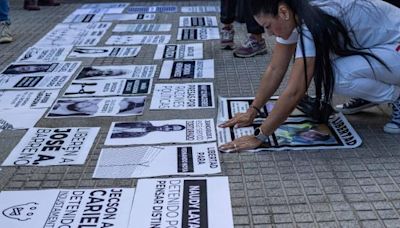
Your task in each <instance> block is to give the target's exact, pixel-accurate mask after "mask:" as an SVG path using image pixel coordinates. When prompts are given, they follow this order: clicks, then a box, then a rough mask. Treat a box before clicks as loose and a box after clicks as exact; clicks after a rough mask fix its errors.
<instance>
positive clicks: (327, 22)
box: [250, 0, 390, 103]
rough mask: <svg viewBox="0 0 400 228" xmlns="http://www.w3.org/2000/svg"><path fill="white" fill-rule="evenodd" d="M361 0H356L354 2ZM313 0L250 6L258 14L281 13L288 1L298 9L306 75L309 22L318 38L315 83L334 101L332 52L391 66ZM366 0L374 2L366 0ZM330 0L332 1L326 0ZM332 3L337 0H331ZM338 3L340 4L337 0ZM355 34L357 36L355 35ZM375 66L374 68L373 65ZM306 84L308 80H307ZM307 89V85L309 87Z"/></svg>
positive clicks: (255, 0) (253, 1) (268, 0)
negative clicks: (306, 39)
mask: <svg viewBox="0 0 400 228" xmlns="http://www.w3.org/2000/svg"><path fill="white" fill-rule="evenodd" d="M356 1H357V0H354V3H352V4H353V6H354V4H357V3H356ZM309 2H310V1H309V0H250V7H251V11H252V14H253V15H255V16H257V15H260V14H270V15H272V16H277V15H278V8H279V4H280V3H285V4H286V5H287V6H288V7H289V8H290V9H291V10H292V11H293V13H294V16H295V17H297V19H295V22H296V29H297V31H298V33H299V36H300V47H301V52H302V54H303V59H304V67H305V77H306V79H307V63H306V60H305V58H306V56H305V50H304V38H303V35H304V32H303V28H302V25H303V24H305V25H306V26H307V28H308V29H309V30H310V32H311V35H312V38H313V39H314V44H315V50H316V56H315V69H314V74H313V75H314V83H315V92H316V97H317V99H318V100H320V99H321V98H322V92H324V96H323V99H324V101H325V102H328V103H329V102H330V101H331V99H332V93H333V87H334V83H335V80H334V74H333V67H332V62H331V58H330V55H331V54H332V53H333V54H336V55H337V56H352V55H360V56H362V57H363V58H364V59H365V60H366V61H367V62H368V64H369V65H370V67H371V68H372V65H371V62H370V58H373V59H375V60H377V61H378V62H379V63H381V64H382V65H384V66H385V67H386V68H387V69H388V70H390V69H389V68H388V67H387V65H386V64H385V63H384V62H383V60H381V59H380V58H379V57H377V56H376V55H374V54H372V53H371V52H368V51H365V50H364V51H363V49H365V48H363V47H361V45H360V44H359V43H358V42H357V40H354V41H353V40H352V39H351V38H350V34H352V33H353V31H352V29H351V28H346V27H345V26H344V24H343V23H342V22H341V21H340V19H339V18H336V17H334V16H331V15H329V14H327V13H326V12H324V11H323V10H321V9H320V8H319V7H318V6H314V5H311V4H310V3H309ZM363 3H369V4H372V3H370V2H369V1H368V0H364V1H363ZM325 4H329V3H325ZM330 4H334V3H333V2H330ZM335 7H340V6H339V5H337V4H335ZM353 37H354V38H355V36H353ZM372 70H373V68H372ZM306 87H308V85H307V81H306ZM305 89H306V90H307V88H305Z"/></svg>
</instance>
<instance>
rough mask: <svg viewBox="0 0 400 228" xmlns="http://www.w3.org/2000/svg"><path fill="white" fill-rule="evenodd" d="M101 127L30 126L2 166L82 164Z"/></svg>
mask: <svg viewBox="0 0 400 228" xmlns="http://www.w3.org/2000/svg"><path fill="white" fill-rule="evenodd" d="M99 131H100V128H99V127H96V128H88V127H79V128H30V129H29V130H28V131H27V132H26V134H25V136H24V137H23V138H22V139H21V141H20V142H19V143H18V145H17V146H15V148H14V149H13V150H12V151H11V153H10V154H9V155H8V157H7V159H6V160H5V161H4V162H3V164H2V166H50V165H81V164H84V163H85V160H86V157H87V155H88V154H89V151H90V148H92V145H93V143H94V140H95V138H96V136H97V133H98V132H99Z"/></svg>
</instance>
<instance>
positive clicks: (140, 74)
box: [75, 65, 157, 80]
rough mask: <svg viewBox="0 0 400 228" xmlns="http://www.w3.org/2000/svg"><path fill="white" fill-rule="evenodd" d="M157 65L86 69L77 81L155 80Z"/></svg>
mask: <svg viewBox="0 0 400 228" xmlns="http://www.w3.org/2000/svg"><path fill="white" fill-rule="evenodd" d="M156 68H157V65H123V66H90V67H84V68H83V69H82V70H81V72H80V73H79V75H78V76H76V78H75V80H103V79H132V78H153V77H154V75H155V73H156Z"/></svg>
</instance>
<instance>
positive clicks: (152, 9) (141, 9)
mask: <svg viewBox="0 0 400 228" xmlns="http://www.w3.org/2000/svg"><path fill="white" fill-rule="evenodd" d="M126 11H127V13H176V12H178V7H176V6H130V7H128V9H126Z"/></svg>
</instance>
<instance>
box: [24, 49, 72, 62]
mask: <svg viewBox="0 0 400 228" xmlns="http://www.w3.org/2000/svg"><path fill="white" fill-rule="evenodd" d="M71 49H72V46H60V47H51V46H50V47H35V46H34V47H30V48H28V50H26V51H25V52H24V53H23V54H22V55H21V56H20V57H19V58H18V60H17V61H18V62H60V61H64V60H65V58H67V55H68V53H69V52H70V51H71Z"/></svg>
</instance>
